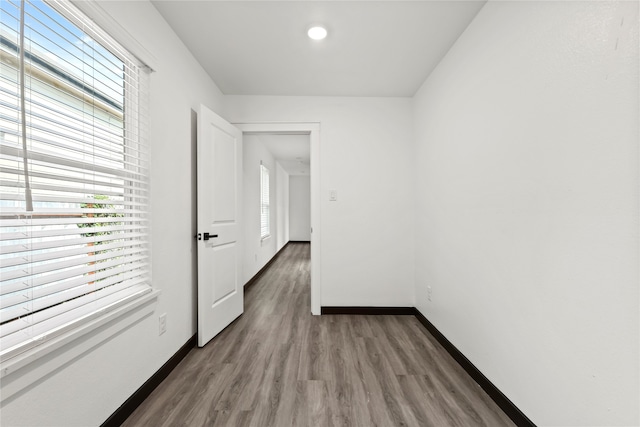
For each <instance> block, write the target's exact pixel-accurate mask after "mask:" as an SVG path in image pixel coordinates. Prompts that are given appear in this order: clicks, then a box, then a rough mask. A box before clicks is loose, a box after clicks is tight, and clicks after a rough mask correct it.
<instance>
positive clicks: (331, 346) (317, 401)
mask: <svg viewBox="0 0 640 427" xmlns="http://www.w3.org/2000/svg"><path fill="white" fill-rule="evenodd" d="M309 268H310V261H309V245H308V244H305V243H291V244H289V245H288V246H287V247H286V248H285V249H284V251H283V252H282V254H281V255H280V256H279V257H278V259H277V260H276V261H275V262H274V263H273V264H272V266H271V267H269V269H268V270H267V271H265V273H264V274H263V275H262V277H261V278H260V279H259V280H258V281H257V282H256V283H255V284H254V285H253V286H251V287H250V288H249V289H247V290H246V292H245V312H244V314H243V315H242V316H241V317H240V318H239V319H237V320H236V321H235V322H234V323H233V324H232V325H231V326H229V327H228V328H227V329H225V330H224V331H223V332H222V333H221V334H220V335H219V336H218V337H216V338H215V339H214V340H213V341H211V342H210V343H209V344H208V345H206V346H205V347H204V348H202V349H193V350H191V352H190V353H189V354H188V355H187V357H186V358H185V359H183V361H182V362H181V363H180V364H179V365H178V366H177V367H176V369H174V370H173V372H172V373H171V374H170V375H169V376H168V377H167V378H166V379H165V381H164V382H163V383H162V384H160V386H158V388H156V390H155V391H154V392H153V393H152V394H151V395H150V396H149V398H148V399H147V400H145V402H144V403H143V404H142V405H141V406H139V407H138V409H137V410H136V411H135V412H134V413H133V414H132V415H131V416H130V417H129V418H128V419H127V421H126V422H125V423H124V424H123V425H124V426H127V427H132V426H154V427H157V426H225V427H226V426H259V427H269V426H274V427H287V426H293V427H304V426H310V427H311V426H313V427H316V426H317V427H325V426H335V427H338V426H363V427H369V426H381V427H394V426H437V427H444V426H491V427H496V426H513V423H512V422H511V420H509V418H508V417H507V416H506V415H505V414H504V413H503V412H502V411H501V410H500V408H498V407H497V405H496V404H495V403H494V402H493V401H492V400H491V399H490V398H489V397H488V396H487V395H486V394H485V392H484V391H483V390H482V389H481V388H480V387H479V386H478V385H477V384H476V383H475V382H474V381H473V380H472V379H471V378H470V377H469V376H468V375H467V374H466V372H464V371H463V370H462V368H460V366H459V365H458V364H457V363H456V362H455V361H454V360H453V359H452V358H451V357H450V356H449V355H448V353H446V351H445V350H444V349H443V348H442V347H441V346H440V344H439V343H438V342H437V341H436V340H435V339H434V338H433V337H432V336H431V335H430V334H429V332H427V330H426V329H424V327H423V326H422V325H421V324H420V323H419V322H418V320H417V319H416V318H415V317H413V316H364V315H351V316H349V315H324V316H312V315H311V314H310V306H309V304H310V302H309V301H310V297H309V283H310V279H309V277H310V276H309Z"/></svg>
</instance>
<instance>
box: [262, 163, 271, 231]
mask: <svg viewBox="0 0 640 427" xmlns="http://www.w3.org/2000/svg"><path fill="white" fill-rule="evenodd" d="M270 233H271V230H270V226H269V169H267V168H266V167H265V166H264V165H263V164H260V238H261V239H262V240H264V239H266V238H267V237H269V235H270Z"/></svg>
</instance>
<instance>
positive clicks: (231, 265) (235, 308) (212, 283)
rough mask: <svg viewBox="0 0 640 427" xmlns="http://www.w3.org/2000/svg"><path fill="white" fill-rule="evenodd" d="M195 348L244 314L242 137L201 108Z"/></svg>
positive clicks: (237, 131)
mask: <svg viewBox="0 0 640 427" xmlns="http://www.w3.org/2000/svg"><path fill="white" fill-rule="evenodd" d="M197 163H198V235H197V239H198V346H199V347H203V346H204V345H205V344H206V343H208V342H209V341H210V340H211V339H212V338H213V337H215V336H216V335H217V334H218V333H220V331H222V330H223V329H224V328H225V327H226V326H227V325H229V324H230V323H231V322H233V321H234V319H236V318H237V317H238V316H240V315H241V314H242V312H243V308H244V295H243V286H242V283H241V282H240V280H241V279H240V277H241V255H242V253H241V247H240V242H241V241H242V239H241V237H242V236H241V230H242V229H241V227H240V224H239V221H240V218H242V209H241V204H240V201H241V199H242V198H241V197H240V196H241V194H240V190H241V189H242V132H240V130H238V129H237V128H235V127H234V126H232V125H231V124H229V123H228V122H226V121H225V120H224V119H222V118H221V117H219V116H218V115H216V114H215V113H214V112H213V111H211V110H209V109H208V108H206V107H205V106H200V112H199V114H198V162H197Z"/></svg>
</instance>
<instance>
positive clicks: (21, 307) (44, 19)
mask: <svg viewBox="0 0 640 427" xmlns="http://www.w3.org/2000/svg"><path fill="white" fill-rule="evenodd" d="M0 17H1V18H2V19H0V55H1V56H0V195H1V197H0V277H1V282H0V360H2V361H4V360H7V359H10V358H12V357H14V356H16V355H18V354H20V353H22V352H24V351H26V350H28V349H30V348H33V347H35V346H36V345H38V344H39V343H42V342H44V341H47V340H48V339H50V338H53V337H55V336H58V335H59V334H62V333H64V332H66V331H68V330H71V329H73V328H76V327H78V326H80V325H82V324H84V323H85V322H87V321H89V320H92V319H94V318H96V317H98V316H101V315H103V314H104V313H106V312H109V311H111V310H114V309H116V308H117V307H121V306H122V305H123V304H125V303H127V302H130V301H132V300H134V299H136V298H138V297H139V296H141V295H143V294H146V293H149V292H151V287H150V278H149V275H150V273H149V265H150V252H149V243H148V241H149V239H148V234H149V215H148V206H149V192H148V175H149V171H148V167H149V166H148V149H147V146H146V141H145V135H144V129H145V122H146V118H145V117H146V116H145V114H146V110H145V99H146V97H145V94H146V91H147V84H146V80H147V78H148V76H147V74H148V73H147V70H146V67H144V66H143V65H142V64H140V63H139V62H138V61H137V60H136V59H135V58H134V57H133V56H132V55H130V54H129V53H128V52H126V51H125V50H124V49H123V48H122V47H120V46H119V45H118V44H117V43H115V42H114V41H113V40H112V39H110V37H108V36H107V35H106V34H104V33H103V32H102V31H101V30H100V29H99V28H96V27H95V26H94V25H93V24H92V21H90V20H89V19H88V18H86V17H85V16H84V15H82V14H81V13H80V12H79V11H78V10H77V9H75V8H74V7H73V6H72V5H70V4H69V3H66V2H58V1H56V2H47V3H45V2H43V1H36V0H27V1H22V2H21V1H20V0H2V1H1V2H0Z"/></svg>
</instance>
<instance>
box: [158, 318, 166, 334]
mask: <svg viewBox="0 0 640 427" xmlns="http://www.w3.org/2000/svg"><path fill="white" fill-rule="evenodd" d="M165 332H167V313H163V314H161V315H160V317H158V335H162V334H164V333H165Z"/></svg>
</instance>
